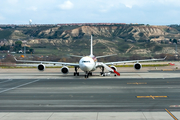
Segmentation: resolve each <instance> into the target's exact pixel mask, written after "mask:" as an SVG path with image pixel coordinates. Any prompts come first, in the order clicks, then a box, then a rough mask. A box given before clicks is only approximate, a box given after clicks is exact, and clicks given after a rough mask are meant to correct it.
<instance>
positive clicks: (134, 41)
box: [0, 24, 180, 56]
mask: <svg viewBox="0 0 180 120" xmlns="http://www.w3.org/2000/svg"><path fill="white" fill-rule="evenodd" d="M0 28H1V29H0V39H1V41H2V42H4V39H6V41H5V42H6V44H10V45H12V44H14V43H15V41H17V40H21V41H26V42H27V44H28V45H30V46H31V47H32V48H33V49H34V54H44V55H49V54H55V55H65V54H76V55H87V54H89V47H90V35H91V34H93V36H94V43H93V44H94V49H95V51H96V52H95V54H96V55H100V54H101V55H104V54H113V53H116V54H118V55H121V56H130V55H132V54H140V55H142V56H154V55H155V54H163V53H165V54H167V53H169V54H175V50H174V45H173V44H172V40H173V39H176V40H179V39H180V27H179V26H149V25H131V24H129V25H127V24H125V25H119V24H117V25H86V26H78V25H72V26H65V25H64V26H57V25H44V26H38V25H34V26H13V27H9V26H8V27H7V26H4V27H0Z"/></svg>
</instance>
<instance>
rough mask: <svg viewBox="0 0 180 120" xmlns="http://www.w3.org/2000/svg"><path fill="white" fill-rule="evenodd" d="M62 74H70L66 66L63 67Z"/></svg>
mask: <svg viewBox="0 0 180 120" xmlns="http://www.w3.org/2000/svg"><path fill="white" fill-rule="evenodd" d="M61 72H62V73H63V74H68V73H69V68H68V67H66V66H63V67H62V68H61Z"/></svg>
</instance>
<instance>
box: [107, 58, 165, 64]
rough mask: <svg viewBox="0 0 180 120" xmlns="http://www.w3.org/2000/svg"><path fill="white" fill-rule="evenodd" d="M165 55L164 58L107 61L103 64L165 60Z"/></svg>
mask: <svg viewBox="0 0 180 120" xmlns="http://www.w3.org/2000/svg"><path fill="white" fill-rule="evenodd" d="M166 57H167V56H166ZM166 57H165V58H161V59H144V60H130V61H117V62H108V63H105V64H106V65H114V64H123V63H134V62H136V63H139V62H147V61H159V60H165V59H166Z"/></svg>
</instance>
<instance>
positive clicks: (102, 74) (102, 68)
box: [100, 67, 105, 76]
mask: <svg viewBox="0 0 180 120" xmlns="http://www.w3.org/2000/svg"><path fill="white" fill-rule="evenodd" d="M100 69H101V70H102V72H100V74H101V76H105V72H104V67H101V68H100Z"/></svg>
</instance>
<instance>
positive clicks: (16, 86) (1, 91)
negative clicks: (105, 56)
mask: <svg viewBox="0 0 180 120" xmlns="http://www.w3.org/2000/svg"><path fill="white" fill-rule="evenodd" d="M37 81H39V80H34V81H32V82H28V83H25V84H22V85H18V86H16V87H12V88H9V89H6V90H3V91H0V94H1V93H3V92H7V91H9V90H13V89H16V88H19V87H22V86H26V85H29V84H31V83H35V82H37Z"/></svg>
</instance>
